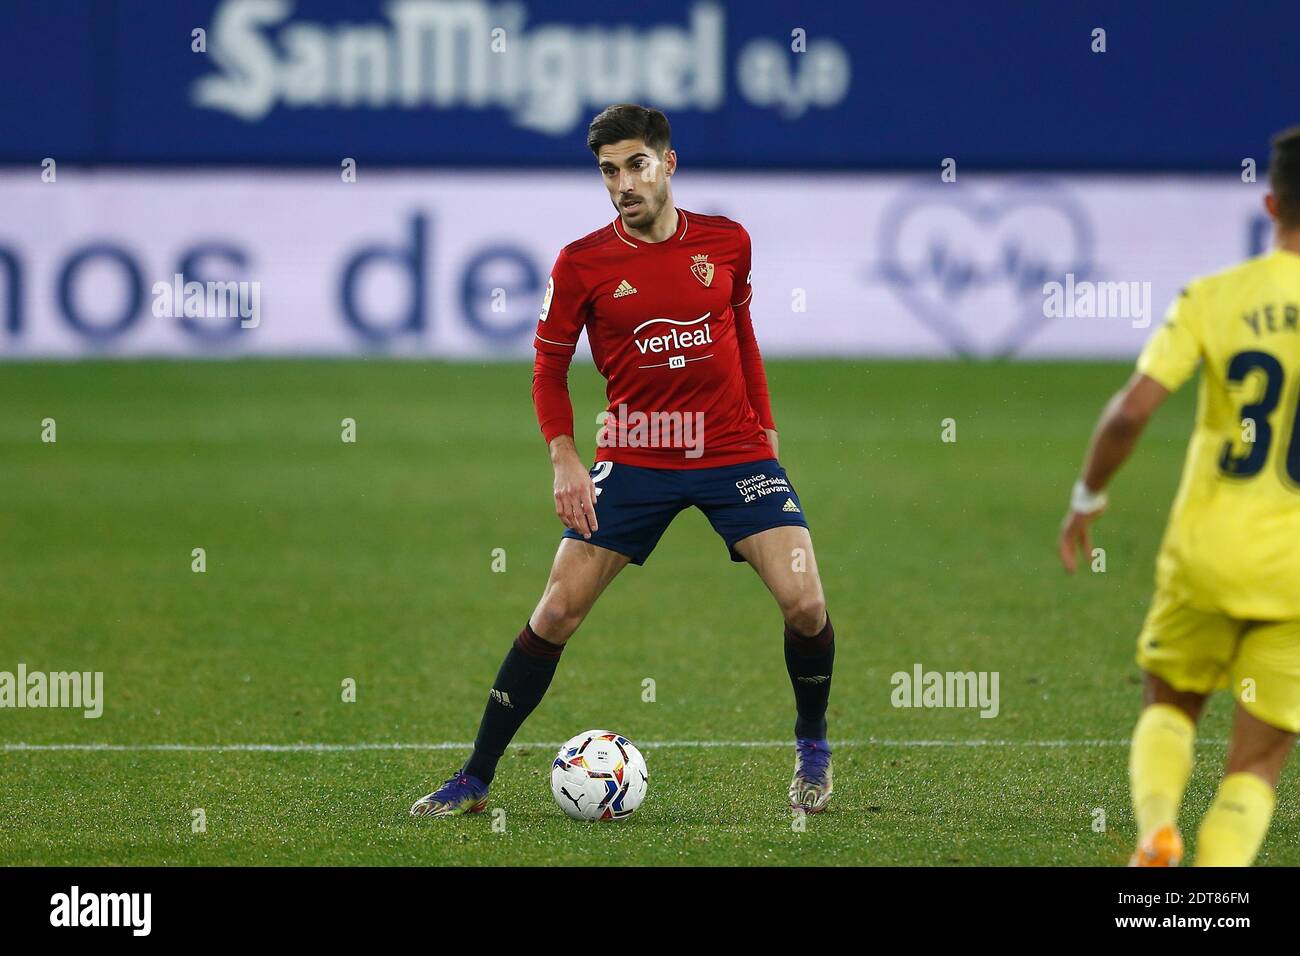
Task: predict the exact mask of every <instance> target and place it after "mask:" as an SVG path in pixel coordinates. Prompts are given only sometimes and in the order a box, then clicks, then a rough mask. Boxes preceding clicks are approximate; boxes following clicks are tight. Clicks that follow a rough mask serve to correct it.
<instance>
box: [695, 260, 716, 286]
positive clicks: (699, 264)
mask: <svg viewBox="0 0 1300 956" xmlns="http://www.w3.org/2000/svg"><path fill="white" fill-rule="evenodd" d="M691 275H693V276H695V278H697V279H699V280H700V281H701V282H703V283H704V285H705V286H706V287H707V286H709V285H712V284H713V263H712V262H710V261H709V255H708V253H706V252H701V253H700V254H699V255H698V256H691Z"/></svg>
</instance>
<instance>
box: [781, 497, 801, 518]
mask: <svg viewBox="0 0 1300 956" xmlns="http://www.w3.org/2000/svg"><path fill="white" fill-rule="evenodd" d="M781 510H782V511H793V512H794V513H795V514H798V513H799V506H798V505H797V504H795V503H794V499H793V498H786V499H785V504H783V505H782V506H781Z"/></svg>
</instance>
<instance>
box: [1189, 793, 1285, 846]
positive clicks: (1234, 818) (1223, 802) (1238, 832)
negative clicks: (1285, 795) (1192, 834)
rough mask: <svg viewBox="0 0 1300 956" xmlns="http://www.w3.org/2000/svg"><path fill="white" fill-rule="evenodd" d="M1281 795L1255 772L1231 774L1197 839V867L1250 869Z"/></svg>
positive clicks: (1213, 804)
mask: <svg viewBox="0 0 1300 956" xmlns="http://www.w3.org/2000/svg"><path fill="white" fill-rule="evenodd" d="M1276 800H1277V795H1276V794H1275V793H1274V792H1273V788H1272V787H1270V786H1269V785H1268V784H1267V783H1265V782H1264V780H1263V778H1261V777H1257V776H1255V775H1254V774H1253V773H1230V774H1228V775H1227V776H1226V777H1224V778H1223V781H1222V782H1221V783H1220V784H1219V792H1218V793H1217V794H1215V797H1214V803H1212V804H1210V809H1209V810H1207V811H1206V813H1205V819H1204V820H1202V821H1201V830H1200V833H1199V835H1198V836H1197V838H1196V865H1197V866H1250V864H1251V863H1252V862H1253V861H1254V859H1255V854H1256V853H1258V852H1259V845H1260V844H1261V843H1263V842H1264V834H1265V833H1267V832H1268V825H1269V823H1270V822H1271V821H1272V819H1273V804H1274V803H1275V802H1276Z"/></svg>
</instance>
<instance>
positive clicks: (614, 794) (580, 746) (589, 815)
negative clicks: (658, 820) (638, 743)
mask: <svg viewBox="0 0 1300 956" xmlns="http://www.w3.org/2000/svg"><path fill="white" fill-rule="evenodd" d="M648 782H649V775H648V774H647V773H646V766H645V758H644V757H642V756H641V751H639V750H637V749H636V748H635V747H634V746H632V743H631V741H629V740H628V739H627V738H626V737H623V736H621V735H620V734H616V733H612V732H611V731H608V730H589V731H587V732H586V733H585V734H578V736H576V737H574V738H573V739H572V740H570V741H569V742H568V743H566V744H565V745H564V746H563V747H561V748H560V752H559V753H557V754H556V755H555V760H554V762H553V763H552V764H551V793H552V794H553V795H554V796H555V802H556V803H558V804H559V805H560V809H561V810H563V811H564V812H565V813H567V814H568V815H569V816H571V817H573V819H575V820H623V819H626V818H627V817H630V816H631V815H632V812H633V811H634V810H636V808H637V807H639V806H641V801H642V800H644V799H645V791H646V784H647V783H648Z"/></svg>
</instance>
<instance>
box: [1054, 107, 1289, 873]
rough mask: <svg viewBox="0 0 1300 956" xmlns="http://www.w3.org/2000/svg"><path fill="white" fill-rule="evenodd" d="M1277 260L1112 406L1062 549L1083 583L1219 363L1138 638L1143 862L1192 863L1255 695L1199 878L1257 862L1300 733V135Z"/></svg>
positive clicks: (1272, 179)
mask: <svg viewBox="0 0 1300 956" xmlns="http://www.w3.org/2000/svg"><path fill="white" fill-rule="evenodd" d="M1269 185H1270V189H1271V194H1270V195H1269V196H1268V197H1267V198H1266V200H1265V205H1266V207H1267V209H1268V213H1269V216H1270V217H1271V218H1272V219H1273V222H1274V225H1275V248H1274V249H1273V251H1272V252H1270V253H1268V254H1267V255H1263V256H1259V257H1257V258H1254V259H1251V260H1248V261H1247V262H1244V263H1242V264H1241V265H1238V266H1236V267H1234V268H1231V269H1228V270H1226V271H1224V272H1220V273H1218V274H1216V275H1212V276H1208V277H1206V278H1202V279H1197V280H1195V281H1193V282H1192V283H1191V284H1190V285H1189V286H1188V287H1187V288H1186V289H1185V290H1184V291H1183V292H1182V294H1181V295H1180V296H1179V298H1178V299H1177V300H1176V301H1175V302H1174V303H1173V305H1172V306H1171V307H1170V309H1169V313H1168V315H1167V316H1166V318H1165V322H1164V324H1163V325H1162V326H1161V328H1160V329H1159V330H1158V331H1157V332H1156V333H1155V334H1154V335H1153V336H1152V337H1151V339H1150V341H1149V342H1148V343H1147V345H1146V348H1145V349H1144V350H1143V352H1142V355H1141V357H1140V358H1139V359H1138V363H1137V371H1136V372H1135V374H1134V375H1133V377H1132V378H1131V379H1130V380H1129V382H1128V384H1127V385H1125V386H1124V388H1123V389H1121V390H1120V392H1119V393H1118V394H1117V395H1115V397H1114V398H1112V399H1111V401H1110V403H1109V404H1108V405H1107V406H1106V409H1105V411H1104V412H1103V414H1102V416H1101V420H1100V421H1099V422H1098V424H1097V428H1096V431H1095V432H1094V433H1093V437H1092V443H1091V446H1090V447H1089V449H1088V454H1087V458H1086V460H1085V462H1084V468H1083V474H1082V477H1081V478H1080V479H1079V481H1078V482H1077V483H1076V484H1075V487H1074V492H1073V496H1072V500H1071V506H1070V511H1069V513H1068V514H1067V515H1066V518H1065V521H1064V523H1063V525H1062V528H1061V535H1060V540H1059V542H1058V551H1059V553H1060V557H1061V561H1062V562H1063V563H1064V565H1065V568H1066V570H1067V571H1070V572H1073V571H1074V570H1075V567H1076V562H1077V554H1078V552H1079V549H1080V548H1081V549H1082V550H1083V552H1084V553H1085V554H1090V553H1091V547H1092V546H1091V541H1090V538H1089V526H1090V524H1091V523H1092V521H1093V520H1095V519H1096V518H1097V517H1098V516H1099V515H1100V514H1101V512H1102V510H1103V509H1104V508H1105V506H1106V495H1105V494H1104V489H1105V488H1106V485H1107V483H1108V482H1109V481H1110V479H1111V477H1112V476H1113V475H1114V474H1115V472H1116V471H1117V470H1118V469H1119V467H1120V465H1121V464H1122V463H1123V462H1124V461H1125V460H1126V459H1127V458H1128V456H1129V454H1130V452H1132V450H1133V447H1134V445H1135V444H1136V442H1137V439H1138V436H1139V435H1140V434H1141V433H1142V430H1143V428H1144V426H1145V425H1146V423H1147V421H1148V419H1149V418H1150V417H1151V414H1152V413H1153V412H1154V411H1155V410H1156V409H1157V408H1158V407H1159V406H1160V404H1161V403H1162V402H1163V401H1164V400H1165V399H1166V398H1167V397H1168V396H1169V394H1170V393H1171V392H1173V391H1175V390H1177V389H1178V388H1179V387H1180V386H1181V385H1182V384H1183V383H1184V382H1186V381H1187V380H1188V379H1189V378H1191V376H1192V375H1193V373H1194V372H1195V371H1196V368H1197V366H1198V365H1200V366H1202V374H1201V381H1200V391H1199V395H1198V399H1197V401H1198V405H1197V414H1196V429H1195V431H1194V432H1193V434H1192V439H1191V444H1190V445H1189V447H1188V449H1187V457H1186V460H1185V462H1184V464H1183V475H1182V482H1181V484H1180V485H1179V488H1178V494H1177V497H1176V498H1175V499H1174V505H1173V510H1172V512H1171V514H1170V516H1169V524H1168V527H1167V528H1166V530H1165V536H1164V540H1163V542H1162V544H1161V548H1160V555H1159V558H1158V560H1157V563H1156V592H1155V596H1154V599H1153V600H1152V603H1151V608H1150V611H1149V612H1148V614H1147V618H1146V622H1145V624H1144V625H1143V627H1142V632H1141V634H1140V635H1139V637H1138V654H1137V661H1138V664H1139V665H1140V666H1141V667H1142V670H1143V671H1145V687H1144V694H1143V698H1144V700H1143V703H1144V709H1143V710H1142V714H1141V716H1140V717H1139V718H1138V722H1137V726H1136V728H1135V729H1134V731H1133V742H1132V750H1131V752H1130V757H1129V780H1130V785H1131V788H1132V797H1133V810H1134V815H1135V817H1136V819H1137V825H1138V838H1139V844H1138V849H1137V852H1136V853H1135V854H1134V856H1133V860H1132V864H1133V865H1137V866H1173V865H1177V864H1178V862H1179V861H1180V860H1181V858H1182V853H1183V841H1182V836H1181V834H1180V832H1179V830H1178V825H1177V816H1178V808H1179V804H1180V803H1181V802H1182V798H1183V791H1184V790H1185V789H1186V786H1187V780H1188V777H1189V776H1190V775H1191V770H1192V746H1193V743H1194V741H1195V737H1196V720H1197V718H1198V717H1199V716H1200V713H1201V708H1202V707H1203V706H1204V704H1205V700H1206V697H1207V696H1208V695H1209V694H1210V692H1212V691H1213V690H1215V689H1217V688H1221V687H1231V688H1232V692H1233V695H1234V696H1235V697H1236V699H1237V705H1236V712H1235V715H1234V723H1233V729H1232V740H1231V743H1230V745H1229V748H1228V760H1227V767H1226V772H1225V775H1224V777H1223V779H1222V781H1221V782H1220V784H1219V789H1218V793H1217V794H1216V796H1215V798H1214V803H1213V804H1212V805H1211V806H1210V809H1209V811H1208V812H1207V813H1206V815H1205V819H1204V820H1203V821H1202V822H1201V827H1200V830H1199V832H1198V834H1197V844H1196V860H1195V862H1196V865H1197V866H1249V865H1250V863H1251V862H1252V861H1253V860H1254V859H1255V855H1256V853H1257V852H1258V851H1259V847H1260V844H1261V843H1262V842H1263V840H1264V834H1265V833H1266V832H1267V831H1268V826H1269V821H1270V820H1271V818H1272V815H1273V805H1274V800H1275V789H1276V787H1277V781H1278V776H1279V775H1280V773H1281V771H1282V766H1283V764H1284V763H1285V762H1286V759H1287V756H1288V755H1289V754H1290V752H1291V749H1292V746H1293V745H1294V743H1295V740H1296V734H1297V732H1298V731H1300V127H1297V128H1295V129H1291V130H1288V131H1286V132H1284V133H1281V134H1279V135H1278V136H1277V137H1276V138H1275V139H1274V140H1273V154H1272V158H1271V161H1270V165H1269Z"/></svg>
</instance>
